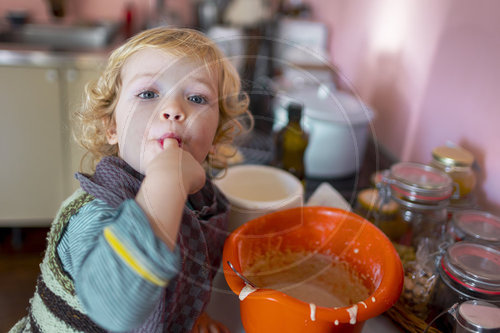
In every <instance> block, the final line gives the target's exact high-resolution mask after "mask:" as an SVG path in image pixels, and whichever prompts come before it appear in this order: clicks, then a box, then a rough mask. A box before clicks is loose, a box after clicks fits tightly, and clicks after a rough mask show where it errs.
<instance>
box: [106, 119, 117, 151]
mask: <svg viewBox="0 0 500 333" xmlns="http://www.w3.org/2000/svg"><path fill="white" fill-rule="evenodd" d="M103 123H104V127H106V140H107V141H108V143H109V144H110V145H116V144H117V143H118V134H117V133H116V124H115V122H114V121H113V120H108V121H106V120H103Z"/></svg>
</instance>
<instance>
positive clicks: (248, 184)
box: [214, 164, 304, 231]
mask: <svg viewBox="0 0 500 333" xmlns="http://www.w3.org/2000/svg"><path fill="white" fill-rule="evenodd" d="M222 174H223V173H222ZM222 174H221V175H222ZM218 177H220V176H218ZM218 177H217V179H215V180H214V183H215V184H216V185H217V186H218V187H219V188H220V190H221V191H222V193H224V195H225V196H226V197H227V199H228V200H229V202H230V203H231V210H230V212H229V230H230V231H233V230H234V229H236V228H237V227H239V226H241V225H242V224H243V223H245V222H247V221H250V220H252V219H254V218H257V217H259V216H262V215H265V214H268V213H271V212H274V211H278V210H282V209H288V208H292V207H297V206H301V205H303V202H304V187H303V185H302V183H301V182H300V180H299V179H298V178H297V177H295V176H294V175H292V174H291V173H289V172H286V171H284V170H281V169H278V168H275V167H271V166H265V165H253V164H243V165H236V166H232V167H229V168H228V169H227V171H226V174H225V175H224V176H223V177H222V178H218Z"/></svg>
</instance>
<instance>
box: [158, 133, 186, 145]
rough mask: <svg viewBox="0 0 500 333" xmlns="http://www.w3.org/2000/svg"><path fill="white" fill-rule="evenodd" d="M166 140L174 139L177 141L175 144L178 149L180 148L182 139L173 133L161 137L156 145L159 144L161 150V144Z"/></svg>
mask: <svg viewBox="0 0 500 333" xmlns="http://www.w3.org/2000/svg"><path fill="white" fill-rule="evenodd" d="M167 139H175V140H177V144H178V145H179V148H180V147H182V139H181V138H180V137H179V136H177V135H175V134H174V133H167V134H165V135H162V136H161V137H160V138H159V139H158V143H159V144H160V146H161V147H162V148H163V143H164V142H165V140H167Z"/></svg>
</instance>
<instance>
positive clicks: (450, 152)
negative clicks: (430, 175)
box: [432, 146, 474, 167]
mask: <svg viewBox="0 0 500 333" xmlns="http://www.w3.org/2000/svg"><path fill="white" fill-rule="evenodd" d="M432 157H433V158H434V159H435V160H436V161H438V162H440V163H442V164H444V165H446V166H457V167H465V166H471V165H472V163H474V155H472V154H471V153H470V152H469V151H468V150H465V149H464V148H462V147H458V146H455V147H449V146H440V147H436V148H434V150H433V151H432Z"/></svg>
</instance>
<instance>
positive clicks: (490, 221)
mask: <svg viewBox="0 0 500 333" xmlns="http://www.w3.org/2000/svg"><path fill="white" fill-rule="evenodd" d="M452 223H453V224H454V225H455V226H456V227H457V228H459V229H460V230H462V231H463V232H464V233H465V234H466V235H467V236H469V237H471V238H474V239H477V240H482V241H487V242H500V217H498V216H495V215H492V214H490V213H487V212H483V211H479V210H465V211H458V212H456V213H454V214H453V219H452Z"/></svg>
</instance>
